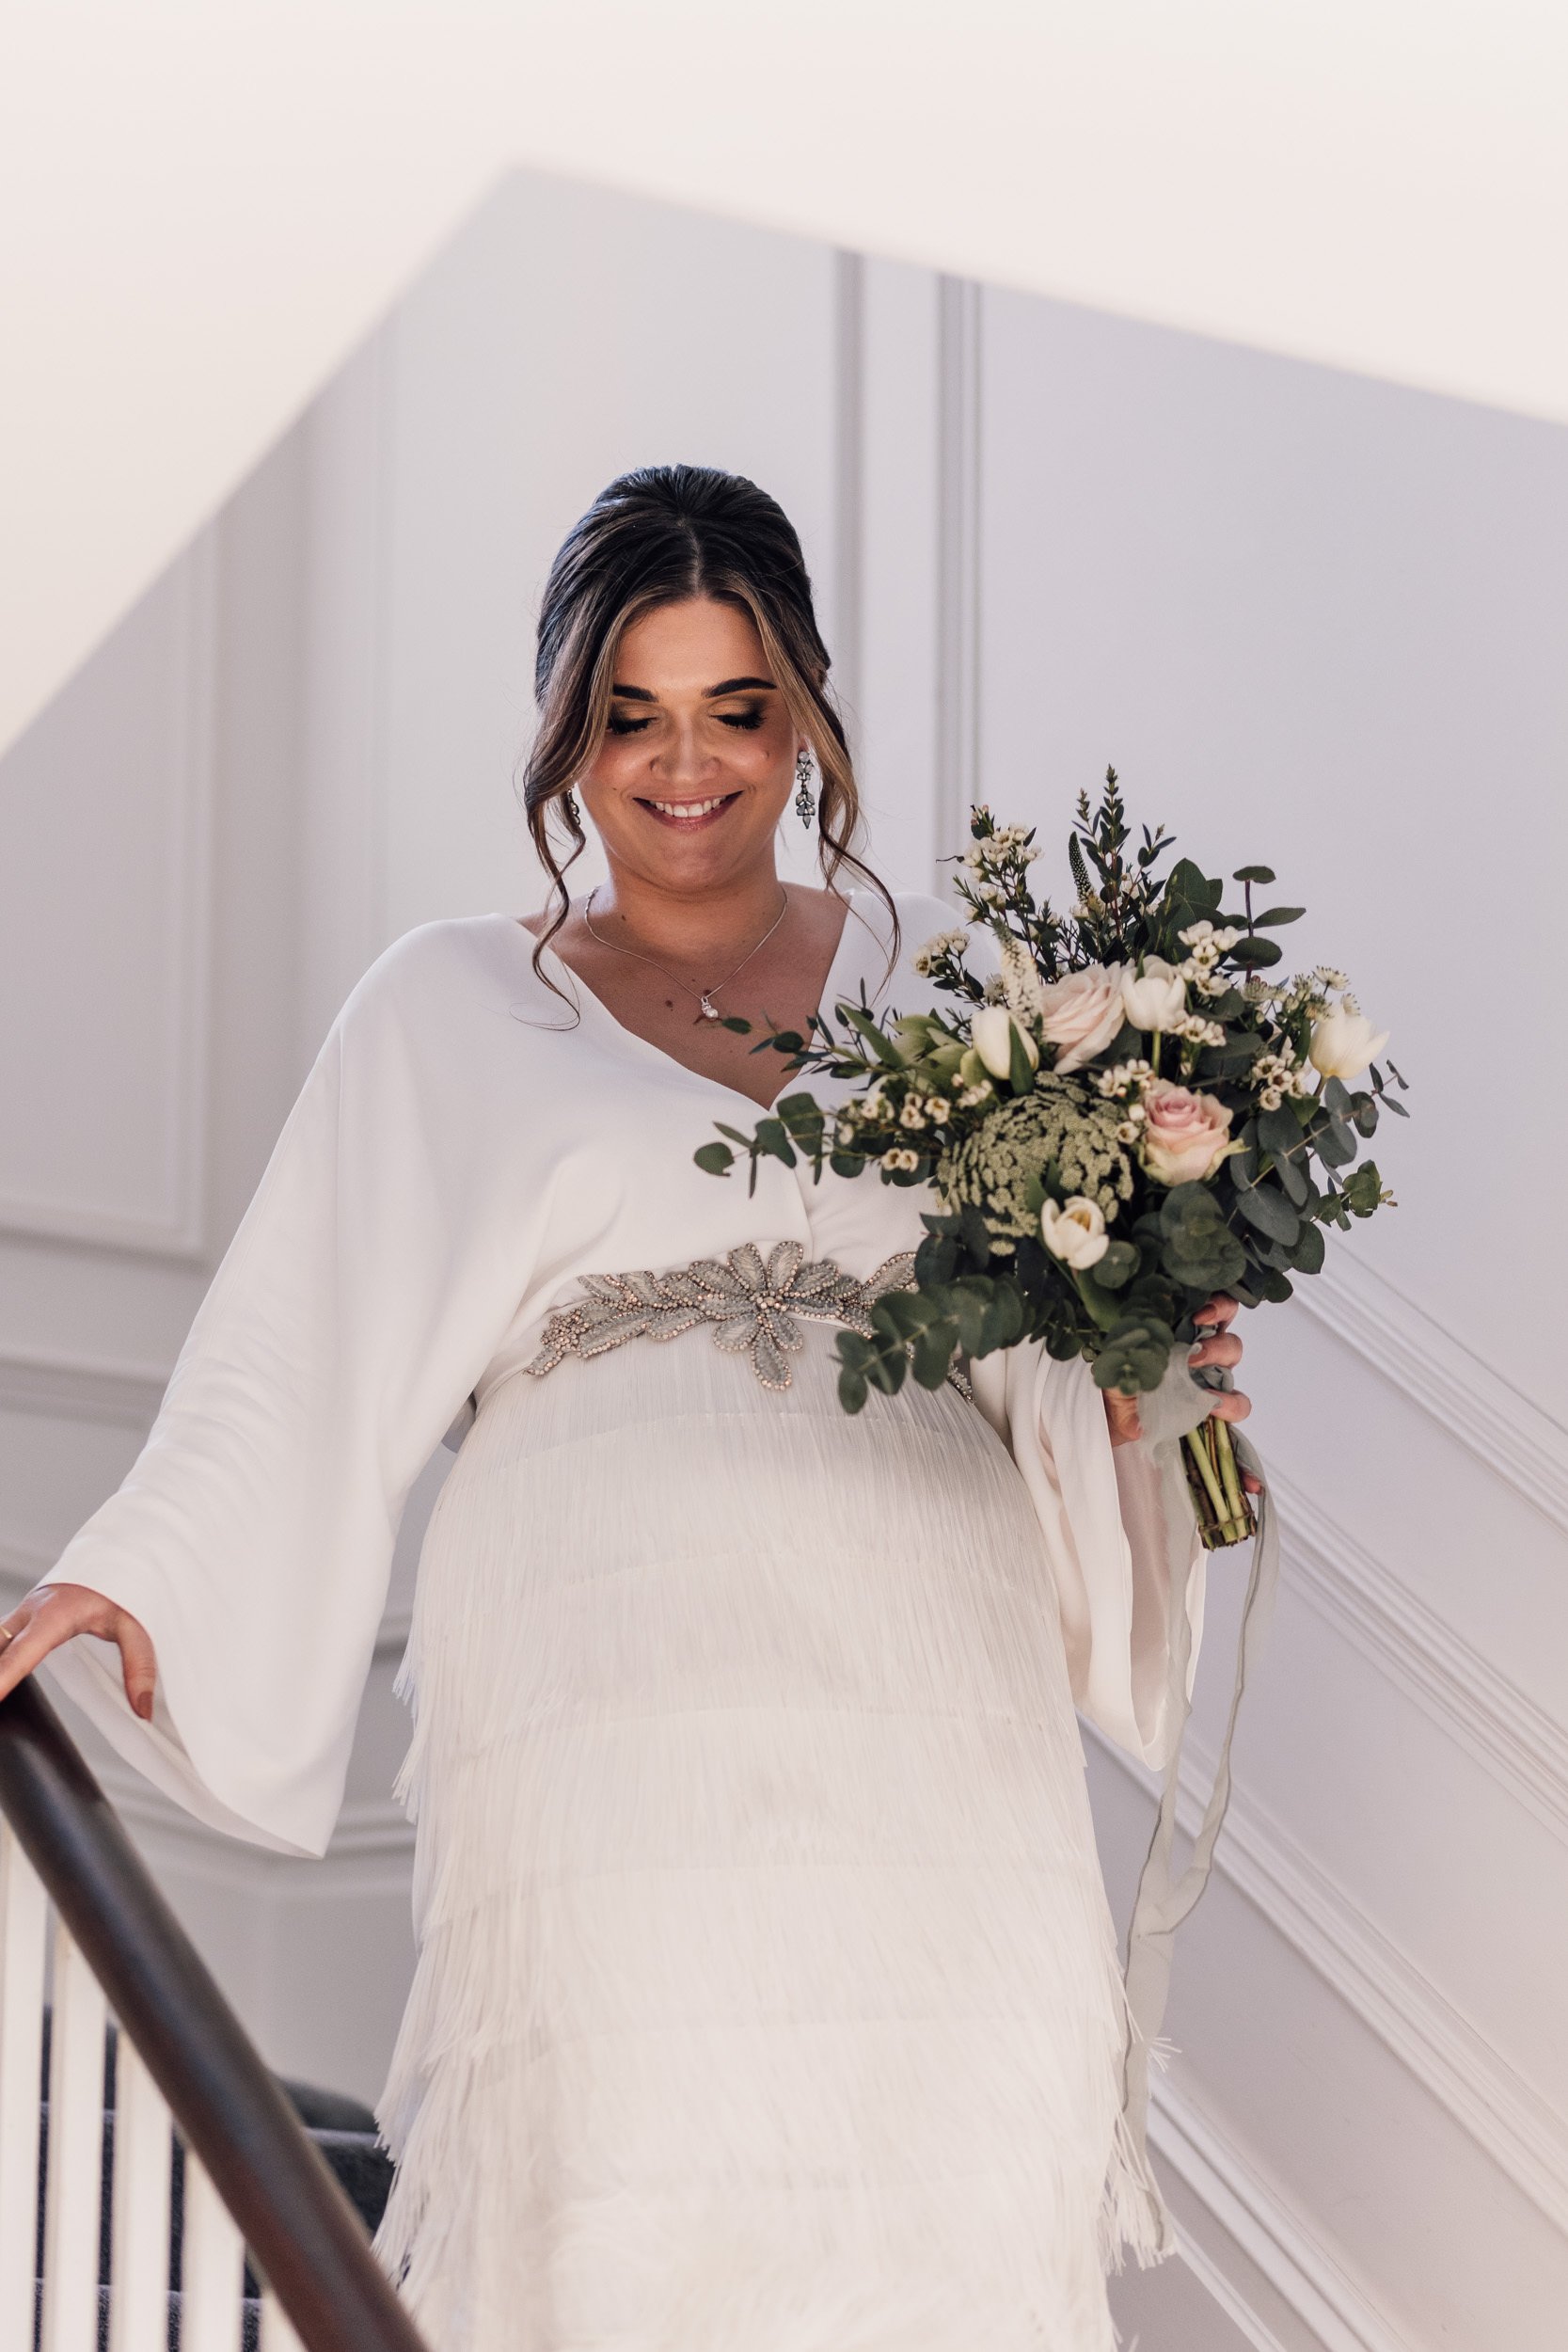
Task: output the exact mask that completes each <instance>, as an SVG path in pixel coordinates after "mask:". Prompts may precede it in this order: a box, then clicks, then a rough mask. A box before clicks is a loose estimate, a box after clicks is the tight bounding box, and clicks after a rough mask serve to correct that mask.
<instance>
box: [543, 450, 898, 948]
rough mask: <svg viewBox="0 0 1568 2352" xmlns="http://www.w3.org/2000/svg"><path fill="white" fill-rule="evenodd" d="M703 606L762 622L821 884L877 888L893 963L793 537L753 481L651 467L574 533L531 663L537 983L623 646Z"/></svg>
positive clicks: (558, 920)
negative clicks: (648, 624) (583, 782)
mask: <svg viewBox="0 0 1568 2352" xmlns="http://www.w3.org/2000/svg"><path fill="white" fill-rule="evenodd" d="M692 596H711V597H712V598H713V599H714V600H715V601H716V602H718V603H722V604H732V605H735V606H736V607H737V608H738V609H739V610H740V611H741V612H746V613H748V614H749V615H750V617H751V619H752V622H753V623H754V625H755V628H756V632H757V635H758V636H759V637H760V638H761V640H762V648H763V652H764V653H765V654H766V656H767V658H768V665H769V669H770V671H771V674H772V675H773V677H774V678H775V679H776V681H777V683H778V687H779V691H780V692H781V693H782V695H783V696H784V704H785V706H786V707H787V709H788V711H789V715H790V718H791V719H792V721H793V722H794V723H795V725H796V726H797V727H798V728H799V729H800V733H801V734H802V735H803V736H804V737H805V738H806V739H807V741H808V742H809V743H810V745H811V747H812V750H813V752H814V753H815V754H816V765H817V769H818V771H819V773H820V778H821V783H820V788H819V790H818V793H817V801H816V832H817V847H818V855H819V858H820V862H821V866H822V876H823V880H824V881H825V882H827V883H828V885H829V887H830V888H832V886H833V884H834V881H835V878H836V876H837V874H838V871H839V868H840V867H841V866H848V867H849V868H850V870H851V871H852V872H854V873H856V874H859V875H860V876H861V877H862V878H863V881H865V882H868V883H869V884H870V886H871V888H872V889H873V890H875V891H876V893H877V895H878V897H879V898H880V899H881V901H882V903H883V905H884V906H885V907H886V908H887V911H888V914H889V915H890V917H891V919H892V923H893V948H892V952H893V957H894V959H895V960H896V956H897V941H898V916H897V913H896V910H895V907H894V903H893V900H892V898H891V897H890V896H889V893H888V891H887V889H886V887H885V885H884V884H883V883H882V882H880V881H879V879H878V877H877V876H876V875H875V874H874V873H873V872H872V871H871V869H870V867H869V866H865V865H863V863H862V861H861V860H860V858H858V857H857V856H856V855H855V853H854V848H853V844H854V842H855V840H856V837H857V835H858V834H859V833H860V830H861V806H860V794H859V792H858V790H857V788H856V785H855V771H854V767H853V764H852V762H851V760H850V757H849V747H848V744H847V741H846V739H845V734H844V723H843V721H842V720H841V718H840V717H839V714H838V711H837V709H836V708H835V707H834V705H833V703H832V699H831V697H830V695H829V692H828V670H829V667H830V663H829V657H828V649H827V647H826V645H825V644H823V642H822V637H821V632H820V631H819V629H818V628H817V626H816V611H815V609H814V607H813V604H812V594H811V580H810V579H809V577H808V575H807V572H806V565H805V559H804V557H803V556H802V555H801V552H800V540H799V538H798V537H797V536H796V533H795V529H794V526H793V525H792V524H791V522H790V520H789V517H788V516H787V515H785V513H784V509H783V507H782V506H780V505H779V503H778V501H776V500H775V499H770V498H769V497H768V493H767V491H766V490H759V489H758V487H757V485H756V484H755V483H754V482H748V481H747V479H746V477H745V476H744V475H743V474H735V473H721V472H719V471H718V470H717V469H715V468H713V467H711V466H640V467H639V468H638V469H637V470H636V471H635V472H634V473H625V474H622V475H620V476H619V477H618V479H617V480H616V481H614V482H612V483H611V484H610V486H609V488H608V489H606V490H602V491H601V492H600V494H599V496H598V497H597V498H596V499H595V500H594V503H593V505H592V506H591V507H590V508H589V509H588V512H587V514H586V515H584V516H582V517H581V519H580V520H579V521H578V522H576V523H574V524H573V526H572V528H571V530H570V531H569V532H567V534H566V537H565V539H564V541H563V542H562V548H561V551H560V553H559V554H558V555H557V557H556V559H555V562H554V563H553V564H551V566H550V575H549V578H548V580H546V583H545V595H544V601H543V604H542V606H541V609H540V614H539V649H538V655H537V658H536V660H535V663H534V695H535V699H536V700H537V702H538V705H539V731H538V734H537V735H536V737H535V738H534V742H533V748H532V750H531V752H530V754H529V755H528V760H527V763H526V765H525V767H524V771H523V808H524V812H525V814H526V816H527V818H528V829H529V832H530V834H531V835H532V837H533V846H534V848H535V849H536V850H537V851H538V853H539V858H540V862H541V864H542V865H543V866H544V867H545V870H546V873H547V874H548V875H549V877H550V883H551V913H550V920H549V922H548V923H547V924H546V926H545V928H544V930H542V931H541V933H540V935H539V939H538V941H537V944H536V945H535V946H534V950H533V968H534V970H535V971H536V972H539V970H540V965H539V959H540V956H541V955H542V953H543V952H544V950H545V948H546V946H548V945H549V943H550V941H551V940H552V939H553V938H554V936H555V934H556V932H557V931H558V930H560V929H561V926H562V923H563V922H564V921H565V919H566V915H567V913H568V912H569V910H570V907H571V895H570V892H569V891H568V889H567V887H566V882H565V875H566V871H567V869H568V867H570V866H572V865H573V864H574V863H575V861H576V860H577V859H578V857H580V856H581V854H582V850H583V848H584V836H583V831H582V826H581V823H580V821H579V820H577V819H575V818H574V817H573V814H572V808H571V804H570V803H568V801H567V798H566V796H567V794H568V793H569V792H570V790H571V788H572V786H573V784H574V783H575V781H576V780H577V778H578V776H579V775H580V774H581V773H582V771H583V769H584V768H585V767H587V765H588V763H589V761H590V760H591V759H592V758H593V756H594V753H595V752H596V751H597V749H598V746H599V744H600V742H601V740H602V739H603V737H604V732H605V727H606V724H607V723H608V721H609V717H610V688H611V685H612V684H613V682H614V675H615V657H616V652H617V649H618V647H619V645H620V641H621V637H622V634H623V632H624V631H625V630H626V628H627V627H628V625H629V624H630V623H631V622H632V621H634V620H636V619H638V618H639V617H640V616H641V614H642V613H644V612H652V611H653V610H654V608H655V607H656V606H658V605H667V604H683V603H685V602H686V601H687V600H688V599H689V597H692ZM552 820H553V821H554V822H555V823H557V824H559V826H560V828H561V831H562V833H563V834H564V835H565V839H566V843H567V849H568V853H567V855H566V857H565V858H564V859H563V860H558V859H557V857H556V854H555V845H554V843H553V841H552V839H551V824H552ZM540 977H541V978H546V975H545V974H543V973H540ZM546 985H550V983H548V981H547V980H546Z"/></svg>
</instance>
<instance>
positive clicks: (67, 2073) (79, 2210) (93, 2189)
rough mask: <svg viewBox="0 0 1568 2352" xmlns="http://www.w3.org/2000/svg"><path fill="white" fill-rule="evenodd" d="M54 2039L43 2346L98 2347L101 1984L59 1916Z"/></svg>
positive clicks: (55, 2351) (87, 2350)
mask: <svg viewBox="0 0 1568 2352" xmlns="http://www.w3.org/2000/svg"><path fill="white" fill-rule="evenodd" d="M54 2006H55V2021H54V2026H53V2027H52V2030H51V2033H50V2040H49V2185H48V2192H47V2195H46V2198H45V2201H44V2209H43V2339H42V2352H97V2346H98V2226H99V2221H100V2218H101V2216H102V2211H103V2032H104V2027H105V2026H106V2025H107V2024H108V2010H107V2008H106V2006H105V2004H104V2000H103V1986H102V1985H101V1984H100V1983H99V1981H98V1979H97V1978H96V1977H95V1976H94V1975H93V1973H92V1970H91V1969H90V1968H89V1967H88V1966H87V1962H86V1961H85V1960H84V1959H83V1957H82V1955H81V1953H80V1951H79V1950H78V1949H77V1947H76V1945H75V1942H74V1940H73V1938H72V1936H71V1931H70V1930H69V1928H67V1926H66V1925H65V1922H64V1921H63V1920H62V1919H56V1920H55V1994H54Z"/></svg>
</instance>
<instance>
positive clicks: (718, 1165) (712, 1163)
mask: <svg viewBox="0 0 1568 2352" xmlns="http://www.w3.org/2000/svg"><path fill="white" fill-rule="evenodd" d="M691 1156H692V1158H693V1159H694V1160H695V1161H696V1163H697V1166H698V1167H699V1168H701V1169H702V1171H703V1173H704V1175H705V1176H727V1175H728V1174H729V1172H730V1170H731V1168H733V1167H734V1166H735V1153H734V1152H732V1151H731V1150H730V1147H729V1145H728V1144H727V1143H705V1144H703V1145H702V1146H701V1147H700V1148H699V1149H698V1150H697V1151H695V1152H693V1153H692V1154H691Z"/></svg>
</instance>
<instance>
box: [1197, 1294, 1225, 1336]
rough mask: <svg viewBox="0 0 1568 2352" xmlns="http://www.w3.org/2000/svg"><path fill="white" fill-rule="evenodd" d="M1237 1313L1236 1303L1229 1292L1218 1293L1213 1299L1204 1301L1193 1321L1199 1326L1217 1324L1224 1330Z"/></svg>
mask: <svg viewBox="0 0 1568 2352" xmlns="http://www.w3.org/2000/svg"><path fill="white" fill-rule="evenodd" d="M1235 1312H1236V1301H1235V1300H1234V1299H1233V1298H1232V1297H1231V1295H1230V1294H1229V1292H1228V1291H1216V1292H1215V1293H1214V1294H1213V1296H1212V1298H1206V1299H1205V1300H1204V1302H1203V1304H1202V1306H1201V1307H1200V1308H1199V1309H1198V1311H1197V1312H1196V1315H1194V1317H1193V1321H1194V1322H1195V1323H1199V1324H1202V1323H1217V1324H1218V1325H1219V1327H1220V1328H1221V1329H1222V1330H1223V1329H1224V1327H1225V1326H1226V1325H1227V1323H1228V1322H1229V1321H1230V1320H1231V1317H1232V1316H1233V1315H1234V1314H1235Z"/></svg>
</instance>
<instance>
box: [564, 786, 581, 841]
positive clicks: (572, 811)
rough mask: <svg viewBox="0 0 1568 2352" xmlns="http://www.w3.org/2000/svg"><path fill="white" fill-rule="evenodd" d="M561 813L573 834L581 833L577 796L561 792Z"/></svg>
mask: <svg viewBox="0 0 1568 2352" xmlns="http://www.w3.org/2000/svg"><path fill="white" fill-rule="evenodd" d="M561 813H562V816H563V817H564V818H565V819H566V822H567V823H568V824H569V825H570V826H571V828H572V831H573V832H574V833H580V832H581V831H582V811H581V809H580V808H578V796H577V794H576V793H575V792H562V796H561Z"/></svg>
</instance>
